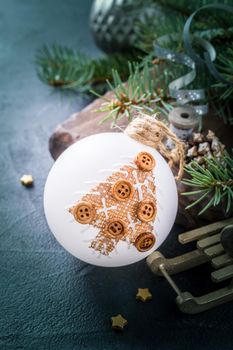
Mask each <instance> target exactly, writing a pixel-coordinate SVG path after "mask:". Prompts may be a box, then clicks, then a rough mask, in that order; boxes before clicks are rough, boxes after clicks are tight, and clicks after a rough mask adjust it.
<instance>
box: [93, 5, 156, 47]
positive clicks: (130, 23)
mask: <svg viewBox="0 0 233 350" xmlns="http://www.w3.org/2000/svg"><path fill="white" fill-rule="evenodd" d="M156 15H157V17H158V18H160V20H161V11H159V9H158V8H156V7H155V6H150V4H148V5H147V6H146V5H145V2H144V1H143V0H107V1H106V0H95V1H94V2H93V5H92V9H91V14H90V27H91V31H92V34H93V36H94V39H95V42H96V44H97V45H98V46H99V47H100V48H101V49H102V50H103V51H105V52H108V53H110V52H118V51H124V50H127V49H129V47H132V45H133V44H135V43H136V42H137V41H138V38H139V34H138V33H137V31H136V29H135V28H136V26H135V23H136V22H137V23H138V22H140V23H145V22H146V21H148V19H149V18H152V17H153V18H155V17H156Z"/></svg>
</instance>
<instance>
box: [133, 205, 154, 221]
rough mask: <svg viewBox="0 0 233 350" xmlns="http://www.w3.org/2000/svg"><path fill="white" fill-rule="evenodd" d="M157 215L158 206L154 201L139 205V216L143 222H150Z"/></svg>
mask: <svg viewBox="0 0 233 350" xmlns="http://www.w3.org/2000/svg"><path fill="white" fill-rule="evenodd" d="M155 215H156V205H155V202H154V201H152V200H144V201H141V202H140V203H139V205H138V209H137V216H138V218H139V220H141V221H142V222H149V221H151V220H153V219H154V217H155Z"/></svg>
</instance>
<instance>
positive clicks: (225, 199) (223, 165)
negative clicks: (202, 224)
mask: <svg viewBox="0 0 233 350" xmlns="http://www.w3.org/2000/svg"><path fill="white" fill-rule="evenodd" d="M185 171H186V173H187V174H188V175H189V176H190V177H191V178H190V179H189V178H187V179H184V180H182V183H183V184H184V185H187V186H190V187H193V188H194V190H193V191H191V192H184V193H182V195H185V196H191V195H198V196H199V197H198V198H197V199H196V200H195V201H194V202H193V203H191V204H190V205H188V206H187V207H186V209H189V208H192V207H193V206H195V205H197V204H198V203H200V202H202V201H204V200H205V199H207V197H208V202H207V203H205V206H204V208H203V209H202V210H201V211H200V212H199V215H201V214H203V213H204V212H205V211H206V210H207V209H208V208H210V207H211V206H214V207H215V206H217V205H219V204H220V203H221V204H222V205H225V210H226V213H228V212H229V211H230V209H231V210H232V204H233V158H232V157H230V156H229V155H225V156H223V157H222V158H221V159H217V158H210V159H208V158H205V167H203V166H201V165H199V164H198V163H197V162H196V161H193V162H191V163H190V164H188V165H187V166H186V167H185Z"/></svg>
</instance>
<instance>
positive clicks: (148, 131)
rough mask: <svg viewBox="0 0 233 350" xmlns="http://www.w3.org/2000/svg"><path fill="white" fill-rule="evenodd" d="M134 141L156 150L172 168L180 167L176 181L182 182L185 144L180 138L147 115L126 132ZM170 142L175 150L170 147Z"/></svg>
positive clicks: (139, 118) (133, 123) (128, 127)
mask: <svg viewBox="0 0 233 350" xmlns="http://www.w3.org/2000/svg"><path fill="white" fill-rule="evenodd" d="M124 132H125V133H126V134H127V135H128V136H130V137H132V138H133V139H134V140H136V141H139V142H141V143H143V144H144V145H147V146H150V147H152V148H155V149H156V150H157V151H158V152H159V153H160V154H161V155H162V156H164V157H165V158H166V159H167V160H168V165H169V166H170V167H171V168H172V167H173V166H174V165H176V164H177V165H178V174H177V176H175V179H176V180H180V179H181V178H182V176H183V172H184V144H183V142H182V141H180V140H179V139H178V137H177V136H176V135H175V134H174V133H173V132H172V131H171V130H170V129H169V128H168V127H167V126H166V125H165V124H164V123H163V122H160V121H158V120H156V119H155V117H151V116H149V115H146V114H142V115H141V116H140V117H137V118H135V119H134V120H133V121H132V122H131V123H130V124H129V125H128V126H127V128H126V129H125V131H124ZM168 141H170V143H172V145H173V148H172V149H170V147H168Z"/></svg>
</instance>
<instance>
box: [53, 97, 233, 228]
mask: <svg viewBox="0 0 233 350" xmlns="http://www.w3.org/2000/svg"><path fill="white" fill-rule="evenodd" d="M105 96H106V97H110V98H111V96H112V93H111V92H108V93H107V94H106V95H105ZM102 103H103V100H102V99H96V100H94V101H93V102H92V103H90V104H89V105H88V106H86V107H85V108H84V109H83V110H81V111H80V112H77V113H74V114H72V115H71V116H70V117H69V118H68V119H67V120H65V121H64V122H63V123H62V124H59V125H58V126H57V127H56V129H55V130H54V132H53V134H52V135H51V137H50V139H49V150H50V153H51V155H52V157H53V158H54V159H57V158H58V157H59V155H60V154H61V153H62V152H63V151H64V150H65V149H66V148H67V147H69V146H70V145H72V144H73V143H74V142H76V141H78V140H80V139H82V138H83V137H86V136H89V135H93V134H96V133H101V132H120V130H119V129H118V128H115V129H111V121H108V122H105V123H103V124H100V121H101V120H102V118H103V117H104V116H105V115H106V114H105V113H99V112H95V110H96V109H98V108H99V107H100V106H101V104H102ZM120 125H122V126H124V125H127V120H126V118H125V119H124V118H123V119H122V120H121V124H120ZM203 125H204V129H211V130H213V131H215V132H216V134H217V136H218V137H219V138H220V140H221V141H222V142H223V143H224V144H226V146H227V147H228V148H229V149H231V148H232V147H233V138H232V134H233V127H230V126H229V125H224V124H223V121H222V120H220V119H219V118H217V117H215V116H213V115H211V116H208V117H204V118H203ZM187 190H188V191H190V188H189V189H187V188H186V186H184V185H183V184H181V183H179V184H178V193H179V210H178V214H177V218H176V223H178V224H180V225H183V226H184V227H186V228H188V229H190V228H195V227H199V226H203V225H204V224H206V223H208V222H215V221H216V220H222V219H224V218H226V217H227V215H226V213H225V212H224V210H223V207H222V205H221V206H218V207H216V208H210V209H209V210H208V212H206V213H204V215H202V216H201V217H200V216H198V212H199V211H200V210H201V209H202V204H200V205H197V206H195V207H193V208H191V209H189V210H186V209H185V207H186V206H187V205H188V204H189V203H190V200H193V199H194V198H189V197H186V196H181V195H180V193H182V192H185V191H187ZM231 215H232V211H231V213H229V214H228V216H229V217H230V216H231Z"/></svg>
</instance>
